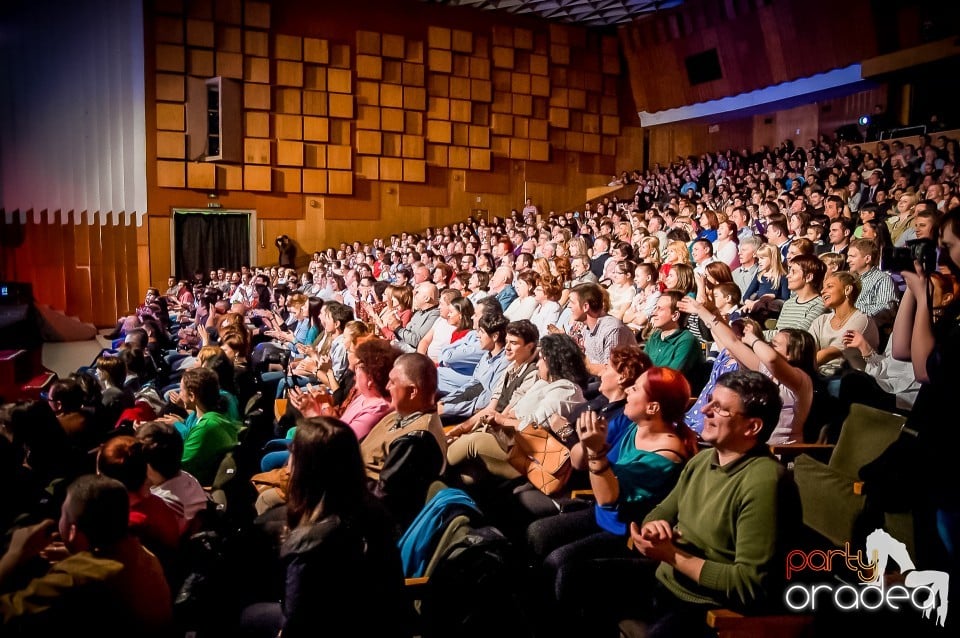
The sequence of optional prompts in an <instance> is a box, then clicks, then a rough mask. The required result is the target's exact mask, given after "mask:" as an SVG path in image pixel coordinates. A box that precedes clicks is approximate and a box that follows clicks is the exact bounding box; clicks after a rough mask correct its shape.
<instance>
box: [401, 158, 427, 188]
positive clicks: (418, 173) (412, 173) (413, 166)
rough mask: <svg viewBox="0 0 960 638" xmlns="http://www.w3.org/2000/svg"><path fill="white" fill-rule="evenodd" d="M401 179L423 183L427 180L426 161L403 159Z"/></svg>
mask: <svg viewBox="0 0 960 638" xmlns="http://www.w3.org/2000/svg"><path fill="white" fill-rule="evenodd" d="M403 181H405V182H416V183H423V182H425V181H427V163H426V162H425V161H423V160H416V159H405V160H403Z"/></svg>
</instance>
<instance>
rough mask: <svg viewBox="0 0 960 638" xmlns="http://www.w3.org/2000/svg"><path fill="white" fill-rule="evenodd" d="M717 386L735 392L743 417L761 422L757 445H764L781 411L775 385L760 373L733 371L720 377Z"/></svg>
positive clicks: (778, 393)
mask: <svg viewBox="0 0 960 638" xmlns="http://www.w3.org/2000/svg"><path fill="white" fill-rule="evenodd" d="M717 385H718V386H723V387H725V388H727V389H729V390H731V391H732V392H735V393H736V394H737V395H738V396H739V397H740V402H741V403H743V414H744V415H745V416H747V417H748V418H759V419H760V420H761V421H762V422H763V427H762V429H761V430H760V435H759V436H758V437H757V444H758V445H763V444H765V443H766V442H767V439H769V438H770V435H771V434H773V430H774V429H775V428H776V427H777V422H778V421H779V420H780V410H782V409H783V400H782V399H781V398H780V388H778V387H777V384H776V383H774V382H773V381H771V380H770V379H769V378H768V377H767V376H766V375H764V374H762V373H760V372H755V371H753V370H734V371H733V372H727V373H726V374H723V375H721V376H720V378H719V379H717Z"/></svg>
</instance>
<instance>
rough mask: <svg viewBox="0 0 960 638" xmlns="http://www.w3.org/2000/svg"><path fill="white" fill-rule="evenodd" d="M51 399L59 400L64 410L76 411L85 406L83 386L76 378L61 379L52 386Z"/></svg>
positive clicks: (49, 394)
mask: <svg viewBox="0 0 960 638" xmlns="http://www.w3.org/2000/svg"><path fill="white" fill-rule="evenodd" d="M47 396H49V397H50V400H51V401H59V402H60V405H61V408H62V409H63V411H64V412H76V411H77V410H79V409H80V408H82V407H83V388H81V387H80V384H79V383H77V382H76V380H75V379H69V378H68V379H59V380H58V381H55V382H54V383H53V385H51V386H50V390H49V391H48V395H47Z"/></svg>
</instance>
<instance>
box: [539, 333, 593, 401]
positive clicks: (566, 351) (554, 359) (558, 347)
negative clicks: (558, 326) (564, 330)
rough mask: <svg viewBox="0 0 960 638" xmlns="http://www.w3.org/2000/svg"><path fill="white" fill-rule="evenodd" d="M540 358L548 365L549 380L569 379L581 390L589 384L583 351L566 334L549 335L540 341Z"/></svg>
mask: <svg viewBox="0 0 960 638" xmlns="http://www.w3.org/2000/svg"><path fill="white" fill-rule="evenodd" d="M540 357H541V358H542V359H543V360H544V361H546V363H547V376H548V377H549V379H548V380H550V381H555V380H557V379H567V380H569V381H572V382H573V383H575V384H576V385H578V386H580V387H581V388H582V387H584V386H585V385H586V383H587V379H588V377H589V376H590V373H589V372H587V364H586V361H585V360H584V355H583V351H582V350H580V347H579V346H577V342H576V341H574V340H573V338H572V337H570V336H569V335H565V334H548V335H545V336H543V337H541V339H540Z"/></svg>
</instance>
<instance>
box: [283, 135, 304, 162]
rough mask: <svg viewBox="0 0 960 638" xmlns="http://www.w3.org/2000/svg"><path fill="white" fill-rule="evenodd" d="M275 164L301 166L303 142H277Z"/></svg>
mask: <svg viewBox="0 0 960 638" xmlns="http://www.w3.org/2000/svg"><path fill="white" fill-rule="evenodd" d="M277 164H278V165H280V166H303V142H293V141H289V140H278V141H277Z"/></svg>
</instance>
